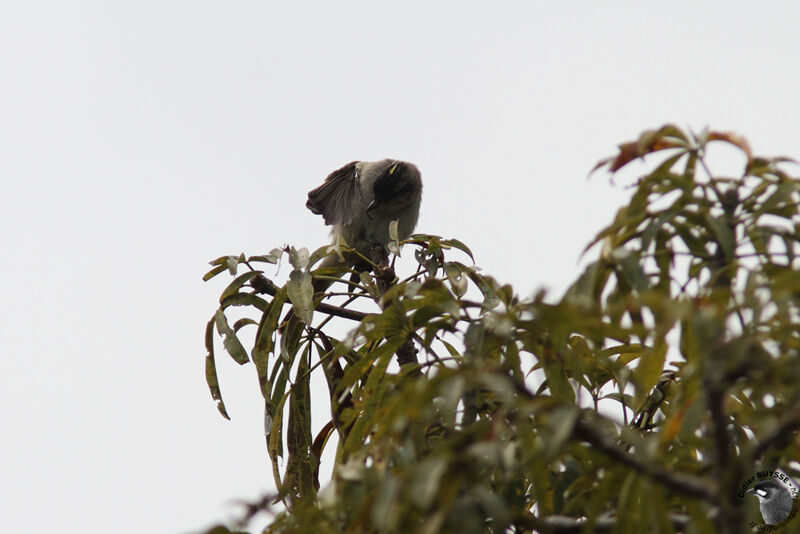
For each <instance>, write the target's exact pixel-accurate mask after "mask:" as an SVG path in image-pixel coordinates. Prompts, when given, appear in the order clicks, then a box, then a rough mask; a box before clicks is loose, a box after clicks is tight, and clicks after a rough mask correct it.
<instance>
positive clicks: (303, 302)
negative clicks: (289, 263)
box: [286, 269, 314, 324]
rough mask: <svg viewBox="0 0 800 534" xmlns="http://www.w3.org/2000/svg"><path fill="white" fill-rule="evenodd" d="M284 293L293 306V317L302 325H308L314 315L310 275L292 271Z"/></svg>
mask: <svg viewBox="0 0 800 534" xmlns="http://www.w3.org/2000/svg"><path fill="white" fill-rule="evenodd" d="M286 291H287V293H288V296H289V300H290V301H291V302H292V306H294V313H295V315H297V317H298V318H299V319H300V320H301V321H303V322H304V323H306V324H310V323H311V319H312V318H313V315H314V302H313V298H314V287H313V286H312V285H311V273H309V272H308V270H300V269H295V270H294V271H292V272H291V273H290V274H289V281H288V282H287V283H286Z"/></svg>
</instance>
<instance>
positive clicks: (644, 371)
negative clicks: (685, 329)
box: [633, 341, 667, 408]
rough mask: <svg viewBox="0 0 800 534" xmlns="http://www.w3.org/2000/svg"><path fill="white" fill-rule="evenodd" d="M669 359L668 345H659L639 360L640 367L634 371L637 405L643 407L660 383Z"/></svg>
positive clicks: (663, 343) (661, 343)
mask: <svg viewBox="0 0 800 534" xmlns="http://www.w3.org/2000/svg"><path fill="white" fill-rule="evenodd" d="M666 359H667V344H666V343H665V342H663V341H662V342H660V343H658V344H657V345H656V346H655V347H653V348H652V349H651V350H648V351H645V352H644V353H643V354H642V356H641V358H640V359H639V365H638V366H637V367H636V369H635V370H634V371H633V378H634V382H635V383H636V405H637V408H638V407H639V406H641V403H642V402H644V400H645V398H646V397H647V395H649V394H650V391H651V390H652V389H653V388H654V387H655V385H656V384H657V383H658V380H659V378H661V372H662V371H663V370H664V363H665V362H666Z"/></svg>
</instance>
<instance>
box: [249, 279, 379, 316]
mask: <svg viewBox="0 0 800 534" xmlns="http://www.w3.org/2000/svg"><path fill="white" fill-rule="evenodd" d="M250 285H251V286H253V289H255V290H256V293H266V294H267V295H271V296H273V297H274V296H275V295H276V294H277V293H278V290H279V289H280V288H279V287H278V286H276V285H275V284H274V283H273V282H272V280H270V279H269V278H267V277H266V276H264V275H263V274H259V275H257V276H256V277H255V278H253V279H252V280H251V281H250ZM314 309H315V310H317V311H319V312H322V313H327V314H328V315H335V316H336V317H342V318H344V319H350V320H351V321H356V322H359V323H360V322H361V321H362V320H364V318H365V317H367V316H368V315H372V314H370V313H365V312H360V311H356V310H350V309H348V308H342V307H340V306H334V305H333V304H326V303H325V302H320V303H319V304H317V305H316V307H315V308H314Z"/></svg>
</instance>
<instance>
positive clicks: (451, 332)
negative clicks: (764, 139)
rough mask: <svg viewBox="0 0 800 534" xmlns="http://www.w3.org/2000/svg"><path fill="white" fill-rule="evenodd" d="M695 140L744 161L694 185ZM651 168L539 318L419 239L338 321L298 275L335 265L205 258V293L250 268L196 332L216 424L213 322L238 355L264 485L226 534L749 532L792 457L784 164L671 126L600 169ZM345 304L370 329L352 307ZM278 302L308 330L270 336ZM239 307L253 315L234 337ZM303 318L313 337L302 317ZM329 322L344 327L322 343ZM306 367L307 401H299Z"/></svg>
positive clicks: (790, 198)
mask: <svg viewBox="0 0 800 534" xmlns="http://www.w3.org/2000/svg"><path fill="white" fill-rule="evenodd" d="M712 143H725V144H727V145H730V146H731V147H733V148H734V149H735V150H736V151H738V152H740V153H741V154H742V155H743V156H744V161H745V163H744V169H743V171H742V173H741V176H738V177H734V178H729V177H722V176H718V175H717V174H715V173H714V172H713V171H712V170H711V169H710V168H709V166H708V164H707V161H706V160H707V158H706V153H707V148H708V147H709V145H711V144H712ZM648 155H649V158H648V159H650V160H652V159H653V158H660V160H659V161H658V162H657V164H656V165H654V166H653V167H652V168H651V170H650V171H649V172H648V173H646V174H645V175H644V176H642V177H641V178H640V179H639V180H638V181H637V182H636V183H635V184H634V185H633V186H632V189H633V195H632V197H631V200H630V203H629V204H628V205H627V206H624V207H623V208H621V209H620V210H619V211H618V213H617V215H616V218H615V219H614V221H613V222H612V223H611V224H610V225H609V226H607V227H606V228H604V229H602V230H601V231H600V232H599V233H598V234H597V237H596V238H595V239H594V240H593V241H592V242H591V243H590V244H589V246H588V247H587V251H589V250H596V252H595V255H596V259H595V260H594V261H593V262H591V263H590V264H589V265H588V266H587V267H586V269H585V271H584V272H583V274H582V275H581V276H580V277H579V278H578V279H577V280H576V281H575V282H574V284H573V285H572V286H571V287H570V288H569V290H568V291H567V292H566V293H565V295H564V296H563V297H562V298H560V299H558V300H556V301H555V302H552V301H548V300H547V299H546V298H545V295H544V294H543V293H539V294H537V295H536V296H535V297H534V298H532V299H522V298H520V297H519V296H518V295H516V294H515V292H514V290H513V288H512V287H511V286H509V285H503V284H501V283H499V282H497V281H496V280H494V279H493V278H492V277H491V276H487V275H484V274H481V273H480V271H479V270H478V269H477V268H476V267H474V266H472V265H470V264H468V263H469V262H467V261H459V258H460V259H461V260H466V257H467V256H468V257H469V258H470V259H472V252H471V251H470V250H469V248H468V247H467V246H466V245H464V244H463V243H461V242H460V241H458V240H455V239H442V238H440V237H437V236H433V235H415V236H412V238H411V239H409V240H408V241H407V242H406V243H403V245H405V246H406V247H407V248H412V249H413V250H414V257H415V259H416V261H417V264H418V268H417V270H416V271H415V272H414V273H413V274H411V275H410V276H407V277H405V278H403V279H402V280H397V279H396V278H395V275H394V271H393V269H392V268H391V267H388V266H386V265H380V266H378V265H375V266H374V273H377V274H369V273H361V274H360V275H357V276H354V277H353V278H351V280H350V281H349V282H347V284H348V286H349V289H350V291H349V293H350V298H349V300H348V301H347V302H346V303H345V304H342V305H340V306H334V305H331V304H329V303H326V302H321V301H320V296H314V295H313V294H312V293H313V290H312V289H311V279H312V277H314V276H334V277H337V278H338V277H340V276H342V274H343V273H342V272H341V271H336V270H331V269H330V268H328V269H316V270H313V269H314V265H315V264H316V263H317V262H318V261H319V260H320V259H321V258H322V257H324V256H325V255H326V254H327V253H328V252H329V250H328V247H323V248H321V249H319V250H317V251H315V252H314V253H313V254H310V255H309V254H308V253H307V252H305V251H303V250H300V251H298V250H295V249H287V250H274V251H273V252H272V253H270V254H268V255H264V256H252V257H249V258H247V257H245V256H244V255H240V256H238V257H237V256H227V257H222V258H219V259H217V260H215V261H214V262H212V264H213V265H214V268H213V269H212V270H211V271H210V272H209V273H208V274H207V275H206V279H209V278H211V277H213V276H215V275H217V274H219V273H222V272H224V271H226V270H228V271H230V273H231V274H232V275H236V274H237V269H239V268H242V267H243V268H246V269H247V270H246V272H244V274H239V275H238V276H236V277H235V278H234V280H233V281H232V282H231V283H230V285H229V286H228V287H227V288H226V289H225V291H224V292H223V293H222V296H221V298H220V307H219V309H218V310H217V312H216V314H215V316H214V317H213V318H212V320H211V321H210V322H209V323H208V327H207V330H206V346H207V348H208V356H207V358H206V371H207V373H206V374H207V378H208V384H209V387H210V389H211V393H212V396H213V397H214V399H215V400H216V401H217V405H218V407H219V410H220V412H221V413H222V414H223V415H224V416H226V417H227V415H226V412H225V407H224V404H223V401H222V397H221V395H220V388H219V385H218V383H217V377H216V370H215V357H216V355H215V352H214V342H213V341H214V333H213V330H214V328H215V327H216V330H217V331H218V332H219V334H220V335H222V336H223V337H224V347H225V350H226V351H227V352H228V353H229V354H230V356H231V357H233V358H234V360H236V361H237V362H239V363H248V362H253V363H254V364H255V369H256V371H257V373H258V377H259V383H260V385H261V392H262V393H263V396H264V400H265V410H266V417H267V421H268V435H267V443H268V452H269V456H270V459H271V461H272V464H273V472H274V476H275V483H276V485H277V487H278V488H279V492H278V494H277V495H271V496H267V497H265V499H263V500H262V501H261V502H259V503H252V504H250V505H249V513H248V514H247V515H246V517H244V518H243V524H245V523H246V522H247V519H248V518H249V517H251V516H252V514H253V513H255V512H256V511H258V510H273V508H272V504H273V503H280V504H281V505H282V506H281V508H280V510H279V511H277V512H275V511H273V512H272V513H274V514H275V515H274V518H273V521H272V523H271V524H270V526H269V527H268V528H267V529H266V531H265V532H270V533H306V532H308V533H312V532H313V533H340V532H348V533H354V532H355V533H362V532H363V533H372V532H376V533H390V532H402V533H420V534H423V533H425V534H428V533H430V534H433V533H439V532H459V533H461V534H469V533H482V532H495V533H501V532H603V531H613V532H699V533H703V532H709V533H710V532H730V533H737V532H745V531H751V528H750V526H748V523H751V524H763V521H762V520H761V516H760V515H759V512H758V502H757V501H756V499H755V498H753V497H750V496H747V495H745V490H746V489H747V488H748V487H750V486H752V482H753V480H749V479H758V478H759V477H758V475H761V474H764V473H765V472H767V471H768V472H769V475H768V476H770V477H778V476H779V475H778V473H780V474H781V476H786V475H787V474H788V473H789V472H791V471H792V470H794V472H795V474H796V473H797V472H798V469H797V467H798V464H797V463H796V460H798V459H800V440H799V439H798V435H797V429H798V428H800V388H798V387H797V384H798V383H800V272H798V269H797V267H798V257H797V253H798V242H800V215H799V213H800V210H799V209H798V206H800V181H798V179H797V178H793V177H791V176H790V175H789V174H787V171H786V170H785V168H786V167H787V166H789V165H791V162H790V160H788V159H786V158H771V159H770V158H762V157H756V156H753V155H752V154H751V152H750V149H749V147H748V145H747V143H746V141H745V140H744V139H742V138H740V137H738V136H736V135H733V134H729V133H719V132H713V131H704V132H701V133H700V134H692V133H686V132H683V131H681V130H680V129H678V128H676V127H675V126H672V125H666V126H664V127H662V128H660V129H658V130H654V131H648V132H645V133H644V134H642V135H641V136H640V137H639V138H638V139H637V140H635V141H633V142H630V143H625V144H622V145H620V147H619V153H618V154H617V155H616V156H614V157H612V158H609V159H606V160H603V161H601V162H600V163H598V165H597V167H596V168H595V170H597V169H600V168H607V169H608V170H610V171H611V172H612V173H616V172H617V171H619V170H620V169H621V168H623V167H625V166H626V165H627V164H628V163H630V162H631V161H633V160H637V159H639V158H645V156H648ZM400 245H401V243H395V244H394V248H393V249H392V250H391V251H390V252H397V250H399V246H400ZM597 249H599V250H597ZM286 253H288V255H289V260H290V262H291V264H292V266H293V270H292V272H291V274H290V276H289V280H288V282H287V283H286V284H285V285H283V286H282V287H278V286H277V285H275V284H274V283H273V282H272V281H270V280H269V279H267V278H266V277H265V276H264V275H263V273H262V272H261V271H259V270H258V269H256V268H255V267H254V265H256V264H257V263H258V262H267V263H275V262H277V261H278V259H279V257H280V256H281V255H282V254H286ZM454 256H458V257H454ZM471 288H472V289H471ZM473 294H474V295H476V296H477V297H472V298H470V297H471V295H473ZM359 300H369V301H371V302H372V303H373V305H374V306H375V311H374V312H373V313H365V312H363V311H358V310H356V309H354V307H353V304H352V302H353V301H359ZM290 303H291V304H292V305H293V306H294V308H295V310H297V317H300V318H301V320H296V319H295V320H293V321H290V322H289V323H286V324H283V325H282V326H280V325H279V319H280V317H281V314H282V309H283V307H284V305H289V304H290ZM233 307H244V309H249V310H252V312H254V315H253V316H254V317H255V318H250V317H244V318H241V319H239V320H238V321H236V322H235V323H234V324H233V325H232V326H230V325H229V324H228V321H227V318H226V314H229V312H230V311H231V310H232V308H233ZM314 310H316V311H314ZM312 312H313V317H320V316H321V317H324V319H322V320H321V321H318V322H316V323H313V321H312ZM332 317H339V318H344V320H351V321H357V323H354V328H353V329H352V331H350V332H349V333H348V334H346V335H344V336H340V338H336V337H335V336H334V335H333V334H332V333H331V332H330V331H329V330H330V324H331V323H330V320H331V318H332ZM302 321H306V322H308V323H309V324H308V325H306V324H304V323H303V322H302ZM311 324H313V326H311ZM248 325H252V326H253V327H255V328H256V329H257V331H256V333H255V336H254V342H253V347H252V350H251V351H250V354H249V355H248V352H247V351H246V350H245V348H244V345H243V344H242V342H240V341H239V339H238V337H237V336H238V333H239V332H240V330H241V329H242V328H244V327H246V326H248ZM393 359H396V360H398V361H399V362H400V363H401V365H400V366H399V367H396V366H393V365H392V361H393ZM315 372H316V373H324V376H325V379H326V381H327V384H328V391H327V393H326V395H325V398H324V399H318V398H316V397H315V396H314V395H312V392H311V391H310V388H309V380H310V376H311V374H312V373H315ZM319 402H323V403H324V402H329V403H330V406H331V414H330V421H329V422H328V423H327V424H326V425H325V426H324V428H323V430H322V431H321V432H320V433H319V434H318V435H316V436H312V433H311V405H312V403H319ZM284 418H286V419H287V420H286V421H285V422H284ZM333 435H335V436H336V437H337V438H338V445H337V449H336V461H335V465H334V466H333V475H332V479H331V482H330V484H329V485H328V486H327V487H325V488H324V489H323V490H321V491H320V490H319V482H318V477H319V475H318V473H319V463H318V459H319V458H320V455H321V452H322V450H323V448H324V447H326V445H329V444H331V443H333V441H329V438H331V437H332V436H333ZM281 460H282V462H281ZM282 463H283V464H285V468H284V469H282V468H281V465H282ZM778 468H780V469H778ZM761 478H763V477H761ZM787 480H788V481H789V482H787V484H788V485H789V486H791V484H792V483H793V481H792V480H791V479H790V478H789V477H787ZM792 497H793V499H794V500H793V506H794V508H793V511H792V514H791V515H790V517H789V518H787V519H786V521H784V523H786V524H792V520H793V519H794V514H795V511H796V506H797V499H796V493H795V494H794V495H792ZM798 521H800V520H798ZM794 527H795V528H797V524H796V523H795V524H794ZM215 532H228V530H227V528H226V527H221V526H220V527H217V529H216V530H215Z"/></svg>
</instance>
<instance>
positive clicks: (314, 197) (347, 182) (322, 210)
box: [306, 161, 361, 225]
mask: <svg viewBox="0 0 800 534" xmlns="http://www.w3.org/2000/svg"><path fill="white" fill-rule="evenodd" d="M356 163H358V162H357V161H351V162H350V163H348V164H347V165H345V166H344V167H342V168H341V169H337V170H335V171H333V172H332V173H330V174H329V175H328V177H327V178H325V182H324V183H323V184H322V185H321V186H319V187H317V188H316V189H314V190H313V191H309V193H308V202H306V207H307V208H308V209H310V210H311V213H315V214H317V215H322V217H323V218H324V219H325V224H327V225H335V224H349V223H350V221H352V220H353V216H354V213H355V212H356V210H359V209H361V205H360V204H361V191H360V190H359V187H358V181H359V178H358V173H357V172H356Z"/></svg>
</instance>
